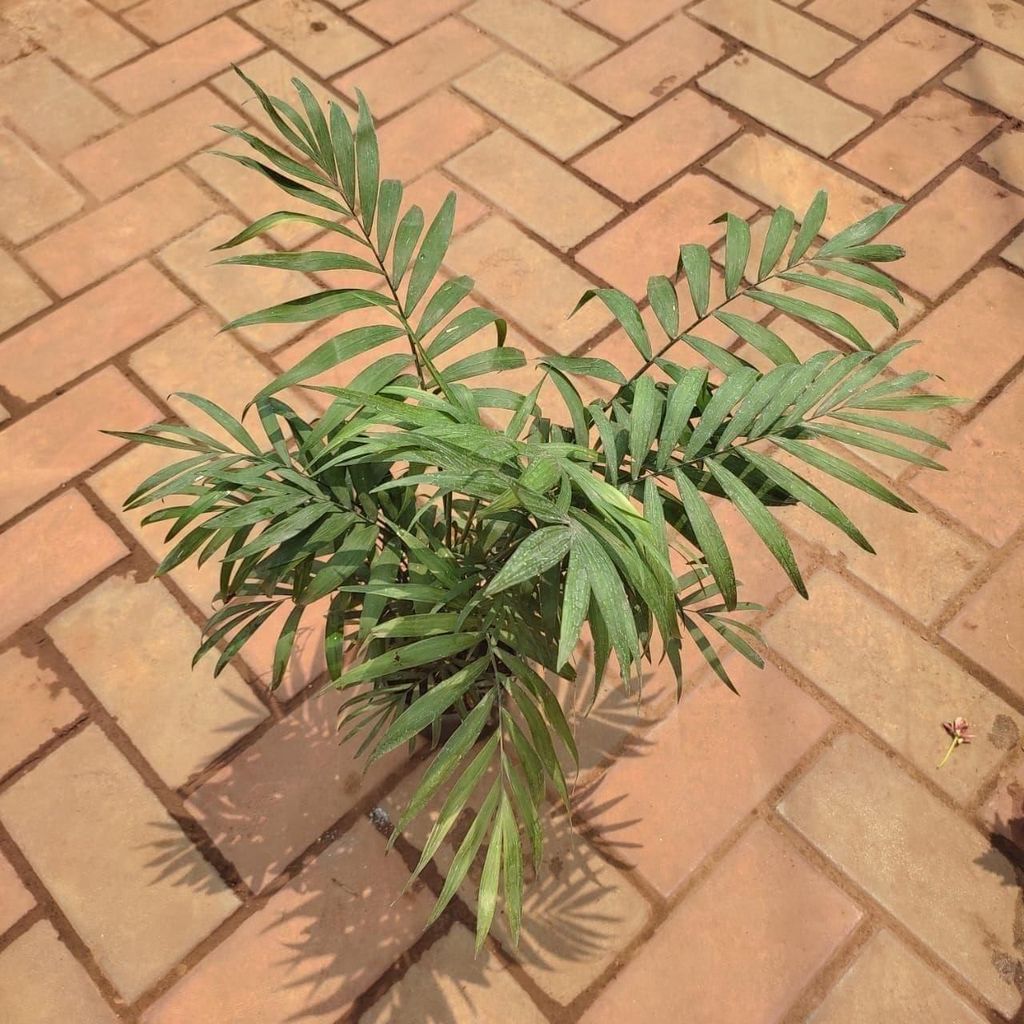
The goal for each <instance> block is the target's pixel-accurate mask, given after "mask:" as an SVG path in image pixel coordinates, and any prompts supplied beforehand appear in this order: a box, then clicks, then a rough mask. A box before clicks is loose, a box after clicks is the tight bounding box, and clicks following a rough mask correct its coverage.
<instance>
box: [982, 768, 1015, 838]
mask: <svg viewBox="0 0 1024 1024" xmlns="http://www.w3.org/2000/svg"><path fill="white" fill-rule="evenodd" d="M978 816H979V818H980V819H981V821H982V824H983V826H984V827H985V828H986V829H989V830H991V831H990V834H989V838H990V839H991V840H992V842H993V845H996V846H998V847H999V848H1001V849H1002V850H1003V852H1004V853H1005V852H1006V851H1007V849H1008V846H1007V844H1006V842H1004V840H1008V841H1009V843H1012V844H1013V845H1014V846H1016V847H1017V849H1018V850H1024V763H1022V762H1021V760H1020V757H1019V756H1018V757H1016V758H1014V759H1013V760H1011V761H1010V762H1009V763H1007V764H1006V765H1004V766H1003V770H1002V771H1001V772H1000V773H999V776H998V778H997V779H996V785H995V789H994V790H993V791H992V794H991V795H990V796H989V798H988V800H986V801H985V803H984V805H983V806H982V807H981V809H980V810H979V811H978Z"/></svg>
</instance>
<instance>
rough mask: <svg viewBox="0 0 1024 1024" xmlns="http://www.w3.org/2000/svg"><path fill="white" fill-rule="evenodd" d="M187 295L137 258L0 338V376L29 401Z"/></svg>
mask: <svg viewBox="0 0 1024 1024" xmlns="http://www.w3.org/2000/svg"><path fill="white" fill-rule="evenodd" d="M191 305H192V302H191V300H190V299H189V298H188V297H187V296H185V295H183V294H182V293H181V292H180V291H178V289H177V288H175V287H174V285H172V284H171V283H170V281H168V280H167V278H165V277H164V276H163V275H162V274H161V273H159V272H158V271H157V270H155V269H154V268H153V266H152V265H151V264H149V263H137V264H135V265H134V266H132V267H129V268H128V269H127V270H125V271H122V272H121V273H120V274H116V275H114V276H113V277H111V278H109V279H108V280H106V281H104V282H103V283H102V284H99V285H96V287H95V288H92V289H90V290H89V291H88V292H84V293H83V294H82V295H80V296H78V297H77V298H75V299H72V300H71V301H70V302H68V303H66V304H65V305H63V306H60V307H59V308H58V309H55V310H54V311H53V312H52V313H50V314H48V315H47V316H45V317H43V318H42V319H41V320H37V321H36V322H35V323H34V324H32V325H31V326H30V327H25V328H23V329H22V330H20V331H18V333H17V334H14V335H12V336H11V337H10V338H9V339H8V340H7V341H5V342H2V343H0V380H3V382H4V387H5V388H7V390H8V391H10V392H11V393H12V394H14V395H17V396H18V397H19V398H21V399H24V401H26V402H32V401H35V399H37V398H41V397H42V396H43V395H46V394H48V393H49V392H51V391H53V390H54V388H57V387H59V386H60V385H61V384H64V383H65V382H66V381H69V380H73V379H74V378H75V377H78V376H79V375H80V374H82V373H85V372H86V371H87V370H91V369H93V368H94V367H95V366H98V365H99V364H100V363H102V362H105V361H106V360H107V359H109V358H111V357H112V356H115V355H117V354H118V353H119V352H123V351H124V350H125V349H126V348H130V347H131V346H132V345H134V344H135V343H136V342H138V341H141V340H142V339H143V338H145V337H146V336H147V335H149V334H152V333H153V332H154V331H156V330H158V329H159V328H161V327H163V326H164V325H165V324H166V323H168V322H169V321H171V320H173V319H174V318H175V317H177V316H180V315H181V314H182V313H184V312H185V311H186V310H187V309H189V308H190V307H191Z"/></svg>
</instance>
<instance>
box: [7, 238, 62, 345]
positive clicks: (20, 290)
mask: <svg viewBox="0 0 1024 1024" xmlns="http://www.w3.org/2000/svg"><path fill="white" fill-rule="evenodd" d="M0 292H3V296H4V301H3V302H2V303H0V332H3V331H6V330H7V329H8V328H10V327H13V326H14V325H15V324H20V323H21V322H22V320H26V319H28V317H30V316H31V315H32V314H33V313H38V312H39V310H41V309H45V308H46V307H47V306H48V305H49V304H50V300H49V298H48V297H47V294H46V292H44V291H43V289H42V288H40V287H39V285H37V284H36V283H35V281H33V280H32V278H31V277H29V276H28V274H26V273H25V271H24V270H22V269H21V267H19V266H18V264H17V263H15V262H14V260H13V259H11V257H10V256H8V255H7V253H5V252H0Z"/></svg>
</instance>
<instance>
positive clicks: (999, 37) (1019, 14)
mask: <svg viewBox="0 0 1024 1024" xmlns="http://www.w3.org/2000/svg"><path fill="white" fill-rule="evenodd" d="M921 10H922V11H924V12H925V13H926V14H931V15H932V16H933V17H935V18H938V19H939V21H944V22H945V23H946V24H947V25H952V26H953V27H954V28H958V29H960V31H961V32H966V33H967V34H968V35H971V36H977V38H979V39H983V40H984V41H985V42H987V43H992V44H993V45H995V46H998V47H999V48H1000V49H1001V50H1008V51H1009V52H1010V53H1015V54H1016V55H1017V56H1018V57H1024V9H1022V8H1021V7H1020V6H1019V5H1018V4H1001V3H992V2H990V0H926V2H925V3H924V4H923V5H922V7H921Z"/></svg>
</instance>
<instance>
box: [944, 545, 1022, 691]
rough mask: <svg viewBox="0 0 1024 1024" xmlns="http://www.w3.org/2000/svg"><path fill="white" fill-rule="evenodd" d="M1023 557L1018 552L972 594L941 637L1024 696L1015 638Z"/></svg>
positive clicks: (1020, 661) (1019, 657)
mask: <svg viewBox="0 0 1024 1024" xmlns="http://www.w3.org/2000/svg"><path fill="white" fill-rule="evenodd" d="M1022 568H1024V553H1022V551H1021V549H1020V548H1018V549H1017V550H1016V551H1015V552H1013V554H1011V555H1010V557H1009V559H1008V560H1007V561H1005V562H1003V563H1002V565H1000V566H999V568H998V569H997V570H996V572H995V573H994V574H993V575H992V576H991V578H989V579H988V580H987V581H986V582H985V585H984V586H983V587H982V588H981V589H980V590H979V591H978V592H977V593H975V594H972V595H971V596H970V597H969V598H968V599H967V602H966V603H965V604H964V606H963V608H962V609H961V610H960V612H959V613H958V614H957V616H956V618H954V619H953V621H952V622H950V623H949V625H948V626H946V628H945V629H943V631H942V635H943V636H944V637H945V638H946V639H947V640H949V641H950V642H951V643H954V644H956V646H957V647H959V648H960V650H962V651H963V652H964V653H965V654H966V655H967V656H968V657H970V658H973V659H974V661H976V662H977V663H978V664H979V665H981V666H982V667H983V668H986V669H988V671H989V672H991V673H992V674H993V675H994V676H997V677H998V678H999V679H1000V680H1001V681H1002V682H1004V683H1005V684H1006V685H1007V686H1008V687H1010V689H1011V690H1013V691H1014V692H1016V693H1019V694H1022V695H1024V656H1022V654H1021V650H1020V648H1019V647H1018V646H1016V644H1015V643H1014V642H1012V638H1013V637H1014V635H1015V630H1016V628H1017V627H1018V625H1019V620H1020V609H1021V607H1022V606H1024V587H1022V585H1021V583H1022V581H1024V574H1022V572H1021V569H1022Z"/></svg>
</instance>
